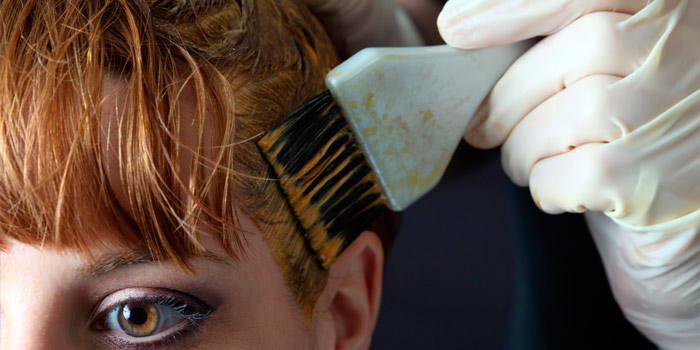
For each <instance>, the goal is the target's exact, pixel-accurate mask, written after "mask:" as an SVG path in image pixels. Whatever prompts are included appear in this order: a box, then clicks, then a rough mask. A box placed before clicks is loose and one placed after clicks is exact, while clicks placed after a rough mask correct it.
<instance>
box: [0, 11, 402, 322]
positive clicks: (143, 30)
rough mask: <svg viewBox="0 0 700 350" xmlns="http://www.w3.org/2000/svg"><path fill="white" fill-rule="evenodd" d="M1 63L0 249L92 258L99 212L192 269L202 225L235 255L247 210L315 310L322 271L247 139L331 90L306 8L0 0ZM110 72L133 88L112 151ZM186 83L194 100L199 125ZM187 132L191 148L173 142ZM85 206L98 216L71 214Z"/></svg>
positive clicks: (324, 42)
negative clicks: (185, 95)
mask: <svg viewBox="0 0 700 350" xmlns="http://www.w3.org/2000/svg"><path fill="white" fill-rule="evenodd" d="M0 60H1V61H0V243H2V244H7V243H8V240H17V241H20V242H23V243H29V244H35V245H38V244H44V245H47V246H52V247H56V248H58V249H72V250H77V251H78V252H81V253H83V254H88V255H89V254H90V251H91V250H92V249H93V248H95V247H99V246H100V245H101V244H104V243H103V242H104V239H103V238H104V237H100V235H99V234H98V233H95V230H91V229H90V228H89V227H86V226H87V225H89V224H88V222H90V221H91V220H90V219H91V218H88V217H86V216H85V215H99V216H100V220H102V221H103V222H108V223H110V224H113V225H115V226H116V227H123V228H124V229H123V230H121V231H120V232H122V233H121V234H120V235H118V236H117V237H110V238H113V239H115V240H116V241H117V242H119V243H120V244H123V245H124V246H125V247H129V248H133V249H144V248H145V249H149V250H150V251H151V252H152V254H153V255H154V257H155V258H156V259H159V260H174V261H176V262H177V263H179V264H180V265H181V266H183V267H184V268H187V266H188V264H187V259H188V258H189V257H192V256H196V255H198V254H200V253H201V247H200V244H199V236H198V231H197V228H198V227H201V226H202V225H206V226H207V227H213V228H214V229H215V231H216V232H218V233H220V234H219V235H218V236H219V239H220V242H221V244H222V245H223V246H224V247H225V248H226V249H227V250H228V251H229V253H230V254H232V256H236V255H238V254H240V253H241V251H240V248H241V244H242V243H241V240H244V236H245V234H244V233H241V232H238V231H239V230H238V229H237V227H238V224H237V223H238V220H237V216H236V208H241V209H242V210H243V211H244V212H245V213H246V214H247V215H249V216H250V217H251V218H252V219H254V220H255V221H256V223H257V224H258V225H259V227H260V229H261V230H262V231H263V234H264V235H265V238H266V241H267V242H268V244H269V245H270V248H271V250H272V252H273V255H274V257H275V259H276V262H277V264H278V266H279V267H280V269H281V271H282V273H283V275H284V276H285V278H286V279H287V282H288V285H289V287H290V289H291V290H292V292H293V293H294V294H295V296H296V297H297V301H298V303H299V306H300V307H301V309H302V311H303V312H304V313H305V314H306V315H307V317H310V315H311V314H312V312H313V304H314V303H315V300H316V299H317V296H318V294H319V293H320V292H321V290H322V289H323V287H324V286H325V279H326V277H327V273H326V271H324V270H323V269H322V268H321V267H320V265H319V263H318V262H317V261H316V259H315V256H314V254H313V252H312V251H311V250H310V249H309V247H308V244H307V242H306V241H305V238H304V236H303V234H302V233H301V231H300V229H299V227H298V224H297V221H296V220H295V218H294V216H293V214H292V212H291V210H290V209H289V207H288V205H287V203H286V201H285V199H284V197H283V196H282V194H281V193H280V190H279V188H278V186H277V183H276V181H274V180H270V178H271V174H270V172H269V169H268V165H267V164H266V162H265V161H264V160H263V158H262V156H261V155H260V153H259V151H258V149H257V148H256V146H255V144H254V140H255V139H256V138H257V137H259V136H261V135H262V133H263V132H265V131H267V130H269V129H270V128H272V127H273V126H274V125H275V124H277V123H278V122H279V120H281V118H283V117H284V116H285V115H287V114H288V113H289V112H290V111H292V110H293V109H294V108H295V107H296V106H298V105H300V104H301V103H303V102H304V101H305V100H307V99H309V98H311V97H312V96H314V95H315V94H317V93H318V92H320V91H322V90H324V89H325V87H324V85H323V78H324V76H325V74H326V73H327V72H328V70H329V69H330V68H331V67H332V66H333V65H335V64H336V63H337V62H336V61H337V58H336V54H335V52H334V50H333V47H332V45H331V43H330V40H329V39H328V37H327V36H326V34H325V31H324V30H323V28H322V27H321V26H320V25H319V24H318V22H317V21H316V19H315V18H314V17H313V15H312V14H311V13H310V12H309V11H308V10H307V9H306V7H305V6H304V5H302V4H301V3H300V1H295V0H239V1H220V0H160V1H155V0H153V1H146V0H142V1H138V0H136V1H131V0H129V1H127V0H105V1H89V0H53V1H40V0H5V1H2V3H1V4H0ZM110 76H112V77H114V78H115V79H116V80H118V81H119V82H120V84H123V85H124V86H125V87H126V89H125V91H126V97H125V99H126V101H125V102H126V103H125V106H127V107H126V108H127V110H126V112H125V113H124V115H125V116H126V117H125V118H123V120H122V121H120V127H121V128H122V129H121V130H123V133H122V135H120V138H119V140H120V141H119V143H120V144H119V147H118V149H116V150H106V149H104V140H103V138H104V135H103V134H102V130H101V129H100V120H101V109H102V102H103V94H104V91H103V86H104V85H103V83H104V82H105V79H106V77H110ZM183 86H192V87H193V89H194V92H195V96H196V101H197V104H196V105H197V108H196V111H195V112H194V114H195V115H194V116H189V118H194V120H195V123H194V124H192V125H190V124H186V123H184V122H183V121H182V119H183V118H181V116H180V112H181V107H182V106H181V104H180V98H179V97H180V94H181V92H182V89H183ZM193 125H194V126H193ZM205 126H206V127H205ZM187 128H190V129H192V128H193V129H194V131H195V132H194V133H195V135H196V137H195V140H194V142H189V143H186V142H183V141H182V140H180V139H179V136H178V135H181V133H182V132H183V130H184V129H187ZM106 152H119V154H118V158H119V160H120V162H119V164H120V168H119V174H120V179H121V180H120V181H121V183H122V185H123V186H124V188H125V191H126V193H127V196H128V202H129V207H130V208H131V210H130V212H131V213H132V214H126V212H127V211H126V210H125V209H124V208H123V207H122V206H120V205H119V203H118V202H117V201H116V200H115V199H114V198H115V194H114V193H112V191H111V190H110V187H109V183H108V180H107V175H106V174H107V172H108V169H107V166H106V161H105V159H104V158H105V156H104V155H105V154H106ZM183 157H184V158H185V159H190V160H189V164H187V165H183V164H181V162H179V160H180V159H182V158H183ZM183 167H186V168H188V169H189V170H188V171H187V172H186V173H188V175H187V176H183V174H184V173H185V172H184V171H183V169H182V168H183ZM85 206H88V207H90V208H95V210H94V211H92V212H91V213H85V212H84V211H78V210H76V208H79V207H85ZM387 222H390V221H387ZM389 226H391V224H389ZM387 237H389V238H386V237H385V239H384V240H385V242H387V243H388V241H390V240H391V238H393V236H391V235H389V236H387Z"/></svg>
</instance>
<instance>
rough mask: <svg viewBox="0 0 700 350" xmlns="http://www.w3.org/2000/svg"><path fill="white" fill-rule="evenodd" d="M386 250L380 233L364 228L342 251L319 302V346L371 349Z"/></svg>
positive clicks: (347, 349) (344, 349) (348, 349)
mask: <svg viewBox="0 0 700 350" xmlns="http://www.w3.org/2000/svg"><path fill="white" fill-rule="evenodd" d="M383 269H384V251H383V250H382V243H381V241H380V240H379V237H378V236H377V235H376V234H375V233H374V232H372V231H364V232H362V233H361V234H360V235H359V236H358V237H357V238H356V239H355V241H353V242H352V244H350V246H349V247H347V248H346V249H345V251H344V252H343V253H342V254H341V255H340V257H339V258H338V260H336V261H335V262H334V263H333V265H331V267H330V269H329V274H328V282H327V284H326V288H325V289H324V290H323V292H322V293H321V295H320V296H319V298H318V301H317V303H316V310H317V315H316V316H315V320H314V324H313V328H314V329H315V331H316V332H315V333H316V335H317V337H316V339H315V343H316V345H318V346H319V347H318V348H322V349H337V350H355V349H368V348H369V344H370V340H371V338H372V332H373V331H374V326H375V324H376V322H377V315H378V313H379V301H380V299H381V294H382V271H383Z"/></svg>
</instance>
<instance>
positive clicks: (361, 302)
mask: <svg viewBox="0 0 700 350" xmlns="http://www.w3.org/2000/svg"><path fill="white" fill-rule="evenodd" d="M104 91H105V95H106V98H105V99H104V105H103V114H102V115H103V118H105V119H104V121H105V122H104V125H103V128H104V131H105V134H106V135H110V136H108V137H105V142H108V144H107V145H105V147H104V148H105V149H110V145H109V142H111V141H110V140H115V139H118V137H117V136H115V135H116V133H117V132H115V131H118V127H117V126H116V125H118V122H117V121H118V119H119V118H120V112H119V111H120V109H121V110H123V109H122V108H120V107H119V106H121V105H122V104H121V103H120V102H121V101H123V98H122V97H121V95H122V94H123V92H124V87H123V86H120V85H119V84H116V83H114V82H108V83H107V84H106V85H105V89H104ZM182 98H183V105H184V106H183V109H184V110H187V109H188V108H189V109H192V110H194V107H193V102H192V100H193V99H194V98H193V96H192V94H190V93H188V91H187V89H185V92H183V97H182ZM188 106H189V107H188ZM187 136H188V135H184V139H187V138H188V137H187ZM111 149H114V146H112V148H111ZM114 153H116V152H113V154H106V155H105V156H106V161H107V162H108V163H111V164H108V166H107V171H108V173H107V174H106V175H107V176H106V177H107V179H108V181H109V185H110V187H111V190H112V193H113V194H114V195H115V197H116V199H117V201H118V202H119V203H121V205H122V206H123V209H124V210H125V211H126V212H127V213H128V212H130V210H129V208H128V200H127V199H126V194H125V193H124V189H123V188H122V187H121V185H120V181H119V174H118V173H117V172H118V170H117V169H118V168H119V167H118V166H117V165H118V157H117V156H115V155H114ZM184 161H187V160H184ZM71 212H72V213H75V214H79V215H80V217H84V218H87V217H89V218H92V219H90V220H88V221H91V222H84V224H85V225H84V226H85V227H86V229H87V230H94V232H85V234H86V235H92V236H96V237H103V239H101V243H103V244H102V245H101V246H102V248H97V247H96V248H95V249H93V259H89V258H88V257H86V256H81V255H78V254H76V253H71V252H70V251H56V250H53V249H52V248H50V247H43V248H41V247H36V246H30V245H26V244H22V243H18V242H11V244H10V245H9V247H8V249H6V250H4V251H2V252H0V348H1V349H8V350H10V349H11V350H29V349H52V350H55V349H61V350H63V349H71V350H79V349H91V350H97V349H309V348H317V349H328V348H337V347H341V348H348V349H355V348H357V349H361V348H367V347H368V346H369V340H370V337H371V333H372V329H373V328H374V323H375V320H376V316H377V312H378V307H379V297H380V291H381V270H382V266H383V255H382V249H381V243H380V242H379V239H378V238H377V236H376V235H375V234H373V233H370V232H366V233H363V234H362V235H361V236H360V238H358V239H357V240H356V241H355V243H353V244H352V245H351V246H350V247H349V248H348V249H347V250H346V252H345V253H344V254H343V256H341V258H340V259H339V260H338V261H336V263H335V264H334V265H333V267H332V268H331V269H330V271H329V282H328V284H327V285H326V287H325V289H324V290H323V292H322V293H321V295H320V296H319V298H318V301H317V302H316V308H315V314H314V316H313V319H312V320H311V325H309V322H307V320H305V318H304V316H303V315H302V313H301V312H300V309H299V307H298V306H297V303H296V301H295V298H294V296H293V295H292V293H291V292H290V290H289V288H288V287H287V285H286V281H285V279H284V277H283V275H282V274H281V272H280V270H279V268H278V266H277V264H276V262H275V260H274V258H273V256H272V253H271V251H270V248H269V245H268V243H267V242H266V241H265V239H264V238H263V234H262V233H261V232H260V230H259V228H258V227H257V226H256V225H255V224H254V223H253V222H252V221H251V220H249V219H247V218H246V217H245V215H243V214H242V213H241V214H240V215H239V217H240V219H241V220H240V222H239V225H240V228H241V231H242V232H246V233H244V234H242V238H243V241H244V243H243V246H242V251H243V253H241V254H238V256H237V258H236V259H235V260H234V259H232V258H231V257H230V256H229V255H227V253H226V252H225V250H224V248H223V247H222V246H221V244H220V243H219V240H218V238H217V237H216V235H215V234H212V232H208V231H207V230H206V229H202V230H200V232H199V233H200V235H201V243H202V245H203V248H204V249H205V251H206V252H207V253H206V254H205V257H198V258H193V259H192V260H191V265H192V267H193V271H192V272H186V271H184V270H183V269H181V268H180V267H178V266H177V265H176V264H175V263H174V262H172V261H170V262H168V261H166V262H154V261H151V260H150V258H149V257H150V256H151V255H150V254H149V253H148V252H147V251H146V252H139V251H131V250H128V249H127V248H123V247H121V246H120V245H118V244H116V243H115V244H111V240H110V237H116V236H118V235H119V232H118V230H120V229H123V228H118V227H113V226H110V225H111V224H109V223H108V222H106V221H105V220H100V218H101V215H100V214H99V213H95V212H94V208H90V207H89V206H88V205H85V206H84V207H80V208H72V211H71ZM334 344H335V345H334ZM343 344H344V345H343Z"/></svg>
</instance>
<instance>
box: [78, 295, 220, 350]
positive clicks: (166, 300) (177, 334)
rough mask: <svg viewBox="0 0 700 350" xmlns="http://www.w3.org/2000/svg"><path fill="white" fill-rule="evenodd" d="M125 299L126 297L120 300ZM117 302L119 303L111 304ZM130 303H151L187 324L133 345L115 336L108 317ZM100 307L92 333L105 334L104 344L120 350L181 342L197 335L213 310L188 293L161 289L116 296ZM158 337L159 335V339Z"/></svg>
mask: <svg viewBox="0 0 700 350" xmlns="http://www.w3.org/2000/svg"><path fill="white" fill-rule="evenodd" d="M121 295H124V297H121V298H120V296H121ZM110 299H117V301H110ZM130 303H148V304H153V305H158V306H163V307H167V308H170V309H171V310H172V311H174V312H175V313H177V314H178V315H179V316H180V317H182V318H183V322H182V323H184V324H182V325H177V326H175V327H172V329H173V330H170V329H168V330H166V332H163V333H166V335H164V336H162V337H161V338H160V339H156V340H153V341H149V342H132V341H129V339H127V338H129V336H128V335H126V334H122V335H121V336H118V335H116V334H112V332H110V330H109V329H108V328H107V317H108V315H109V314H110V313H111V312H112V311H114V309H116V308H121V307H123V306H125V305H127V304H130ZM101 304H102V305H99V306H98V308H99V309H100V311H98V312H97V313H96V315H97V316H96V317H95V321H94V322H93V327H92V328H93V329H95V330H97V331H101V332H104V333H105V334H103V335H102V337H103V340H104V341H106V342H107V343H109V344H111V345H114V346H117V347H118V348H119V349H136V350H141V349H157V348H163V347H167V346H169V345H172V344H175V343H177V342H179V341H180V340H181V339H182V338H184V337H186V336H187V335H189V334H191V333H193V332H194V331H196V329H197V328H198V327H199V326H200V323H201V321H203V320H205V319H207V318H208V317H209V316H210V315H211V313H212V312H213V309H212V308H211V307H210V306H208V305H207V304H206V303H204V302H203V301H201V300H200V299H199V298H196V297H194V296H191V295H189V294H186V293H182V292H179V291H175V290H171V289H162V288H132V289H127V290H122V291H118V292H115V293H113V294H111V295H110V296H108V297H107V298H105V300H104V301H103V302H102V303H101ZM156 336H157V335H156Z"/></svg>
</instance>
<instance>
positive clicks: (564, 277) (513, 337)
mask: <svg viewBox="0 0 700 350" xmlns="http://www.w3.org/2000/svg"><path fill="white" fill-rule="evenodd" d="M654 348H655V347H654V346H653V345H652V344H651V343H649V342H648V341H647V340H646V339H645V338H644V337H643V336H641V335H640V334H639V333H638V332H637V331H636V330H635V329H634V328H633V327H632V326H631V325H630V324H629V323H628V322H627V321H626V320H625V319H624V317H623V315H622V313H621V311H620V309H619V307H618V306H617V304H616V303H615V301H614V299H613V297H612V293H611V291H610V286H609V284H608V282H607V279H606V277H605V273H604V270H603V266H602V264H601V261H600V257H599V255H598V252H597V250H596V248H595V245H594V243H593V240H592V238H591V236H590V234H589V232H588V230H587V228H586V224H585V222H584V220H583V217H582V215H579V214H561V215H547V214H544V213H542V212H541V211H540V210H539V209H538V208H537V207H536V206H535V205H534V203H533V201H532V199H531V197H530V193H529V190H528V189H526V188H519V187H516V186H515V185H513V184H512V183H511V182H510V181H509V180H508V178H507V177H506V175H505V173H504V172H503V170H502V169H501V164H500V157H499V151H498V150H491V151H481V150H476V149H473V148H471V147H469V146H467V145H466V144H464V143H463V144H461V145H460V147H459V148H458V149H457V152H456V154H455V156H454V158H453V160H452V162H451V163H450V166H449V168H448V170H447V171H446V173H445V176H444V177H443V179H442V181H441V182H440V184H439V185H438V186H437V187H436V188H435V189H434V190H433V191H432V192H430V193H429V194H428V195H427V196H425V197H423V198H422V199H420V200H419V201H418V202H416V203H415V204H414V205H412V206H411V207H409V208H408V209H407V210H406V211H404V212H403V214H402V227H401V229H400V232H399V236H398V238H397V240H396V243H395V245H394V247H393V249H392V251H391V252H390V253H389V255H388V258H387V262H386V271H385V276H384V291H383V296H382V305H381V310H380V313H379V320H378V324H377V328H376V331H375V334H374V338H373V343H372V349H379V350H389V349H527V350H529V349H533V350H534V349H537V350H542V349H654Z"/></svg>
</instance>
